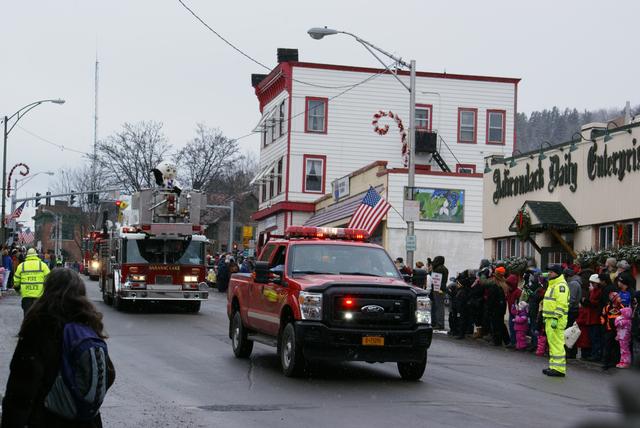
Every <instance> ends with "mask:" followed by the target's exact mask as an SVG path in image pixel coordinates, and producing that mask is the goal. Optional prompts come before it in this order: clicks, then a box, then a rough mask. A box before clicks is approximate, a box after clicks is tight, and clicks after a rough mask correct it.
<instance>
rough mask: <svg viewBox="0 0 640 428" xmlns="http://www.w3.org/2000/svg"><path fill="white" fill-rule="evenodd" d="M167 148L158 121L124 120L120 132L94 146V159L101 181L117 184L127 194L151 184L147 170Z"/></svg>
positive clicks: (152, 166) (164, 155)
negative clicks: (131, 121)
mask: <svg viewBox="0 0 640 428" xmlns="http://www.w3.org/2000/svg"><path fill="white" fill-rule="evenodd" d="M171 148H172V147H171V144H169V143H168V142H167V139H166V137H165V136H164V133H163V131H162V123H159V122H153V121H142V122H138V123H125V124H124V125H122V130H121V131H119V132H116V133H114V134H112V135H110V136H109V137H107V138H106V139H105V140H104V141H100V142H99V143H98V145H97V150H96V162H97V164H98V165H99V166H100V167H102V168H104V170H105V182H104V183H103V184H107V185H115V186H116V187H121V188H122V189H123V190H124V191H125V192H127V193H133V192H135V191H138V190H140V189H143V188H147V187H152V186H154V185H155V184H154V182H153V180H152V175H151V170H152V169H153V168H155V167H156V166H157V165H158V164H159V163H160V162H161V161H162V160H164V158H165V157H167V156H168V153H169V151H170V150H171Z"/></svg>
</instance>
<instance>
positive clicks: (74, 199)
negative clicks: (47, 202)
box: [69, 190, 76, 205]
mask: <svg viewBox="0 0 640 428" xmlns="http://www.w3.org/2000/svg"><path fill="white" fill-rule="evenodd" d="M74 193H75V192H74V191H73V190H72V191H71V196H69V205H73V204H75V203H76V195H74Z"/></svg>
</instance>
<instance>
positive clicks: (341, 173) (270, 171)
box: [252, 49, 519, 270]
mask: <svg viewBox="0 0 640 428" xmlns="http://www.w3.org/2000/svg"><path fill="white" fill-rule="evenodd" d="M297 56H298V53H297V51H296V50H284V49H280V50H278V57H279V58H278V59H279V64H278V66H277V67H276V68H274V69H273V70H272V71H271V73H269V74H268V75H266V76H264V75H253V76H252V83H253V85H254V88H255V92H256V96H257V97H258V100H259V105H260V111H261V113H262V118H261V120H260V122H259V123H258V125H257V127H256V131H257V132H262V145H261V151H260V173H259V174H258V176H256V178H255V179H254V183H255V184H257V185H258V186H259V187H260V192H259V194H260V200H259V202H260V206H259V210H258V211H257V212H256V213H255V214H254V216H253V218H254V219H255V220H257V221H258V230H257V231H258V233H261V234H263V235H264V234H266V233H273V234H277V233H282V232H283V231H284V229H285V228H286V227H287V226H289V225H301V224H304V223H305V222H307V221H308V220H309V218H310V217H311V216H312V215H313V214H314V211H315V209H316V206H315V204H314V202H315V201H316V200H318V199H319V198H321V197H322V196H324V195H325V194H327V193H331V192H332V186H331V184H332V183H333V182H334V181H335V180H336V179H338V178H341V177H346V176H348V175H349V174H351V173H353V172H354V171H357V170H358V169H360V168H362V167H364V166H366V165H369V164H372V163H374V162H376V161H380V160H384V161H387V166H386V167H387V169H388V171H389V172H390V173H389V178H388V183H389V184H388V187H389V192H388V193H387V196H386V197H387V199H388V200H389V202H391V203H392V205H393V207H394V208H395V210H390V211H389V214H388V215H387V218H386V219H385V221H386V224H387V228H388V233H386V236H385V240H384V245H385V246H386V247H387V249H388V250H389V251H390V253H391V254H392V255H394V256H398V255H402V254H404V253H405V251H404V242H405V241H404V237H405V235H406V223H405V222H404V221H403V219H402V218H401V216H400V215H399V214H398V212H400V213H401V212H402V203H403V190H404V186H406V183H407V169H406V167H405V166H404V163H403V160H404V159H403V155H402V147H403V145H402V141H401V133H400V130H399V127H398V125H399V123H398V121H396V120H395V118H396V117H399V118H400V121H399V122H401V123H402V126H404V128H408V125H409V117H408V116H409V93H408V91H407V90H406V89H405V88H404V87H403V86H402V85H400V83H399V82H398V81H397V80H396V78H395V77H394V76H392V75H391V74H390V73H389V72H387V71H385V70H383V69H375V68H365V67H353V66H343V65H329V64H314V63H304V62H298V58H297ZM398 75H399V78H400V79H402V80H403V81H404V82H405V83H406V84H407V85H408V84H409V76H408V73H407V72H404V71H398ZM518 82H519V79H513V78H502V77H488V76H471V75H456V74H446V73H432V72H418V73H417V78H416V104H417V108H416V127H417V128H418V130H419V131H420V132H423V133H421V134H420V135H421V136H425V137H426V139H425V140H424V141H427V140H429V139H432V140H431V142H432V143H433V142H434V141H435V142H436V146H435V147H436V148H437V153H435V154H434V153H432V152H431V150H430V151H429V152H428V153H427V152H424V151H420V152H419V153H417V155H416V166H417V167H416V169H417V174H416V187H420V188H435V189H454V190H463V191H464V194H463V197H464V207H463V208H464V214H463V216H462V218H458V219H457V220H456V221H454V222H447V221H430V220H425V221H420V222H417V223H416V225H415V229H416V235H417V240H418V248H417V252H416V259H417V260H418V259H426V257H427V256H429V257H433V256H435V255H438V254H441V255H444V256H445V257H447V256H448V257H447V258H448V259H449V261H448V262H447V264H449V265H450V268H451V265H452V264H454V260H453V259H459V260H460V261H459V263H457V262H455V264H458V265H459V266H460V267H461V268H462V267H463V266H464V267H471V266H475V265H477V263H478V262H479V259H480V258H481V257H482V253H483V240H482V174H481V172H482V171H481V169H482V168H484V158H485V157H487V156H491V155H503V156H509V155H510V154H511V153H512V152H513V149H514V147H513V146H514V139H515V126H514V123H515V116H516V112H517V88H518ZM380 112H382V115H381V114H380ZM390 113H393V117H394V119H391V118H390V117H389V116H390ZM376 114H377V115H378V116H381V117H376V116H375V115H376ZM376 119H377V123H374V122H375V121H376ZM375 125H377V127H378V129H379V131H380V132H376V130H375V129H374V128H375ZM385 130H386V131H387V132H386V133H385ZM381 134H384V135H381ZM433 139H435V140H433ZM427 145H428V144H427ZM438 155H439V156H440V159H437V158H438V157H439V156H438ZM439 160H442V162H444V163H442V162H440V163H439V162H438V161H439ZM353 196H356V195H353V194H351V197H353ZM396 210H397V212H396ZM436 253H437V254H436ZM451 270H453V269H451Z"/></svg>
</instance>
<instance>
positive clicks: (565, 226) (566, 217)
mask: <svg viewBox="0 0 640 428" xmlns="http://www.w3.org/2000/svg"><path fill="white" fill-rule="evenodd" d="M522 207H523V208H525V209H526V208H528V209H529V211H530V212H531V213H532V214H533V216H532V217H531V228H532V229H533V230H545V229H549V228H554V229H562V230H574V229H575V228H576V227H578V223H576V220H575V219H574V218H573V216H572V215H571V214H570V213H569V211H567V209H566V208H565V206H564V205H563V204H562V202H553V201H526V202H525V203H524V204H523V205H522ZM517 220H518V216H516V217H515V218H514V219H513V222H511V225H510V226H509V230H511V231H515V230H516V227H515V223H516V221H517Z"/></svg>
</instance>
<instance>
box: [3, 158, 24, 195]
mask: <svg viewBox="0 0 640 428" xmlns="http://www.w3.org/2000/svg"><path fill="white" fill-rule="evenodd" d="M18 167H23V168H24V170H23V171H20V175H21V176H23V177H24V176H26V175H29V165H27V164H24V163H17V164H15V165H14V166H13V168H11V172H9V179H8V182H7V197H9V196H11V176H12V175H13V171H15V170H16V168H18Z"/></svg>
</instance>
